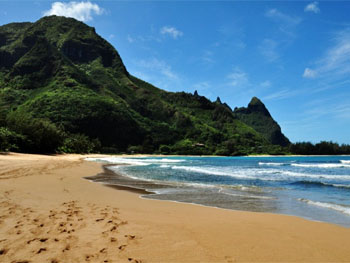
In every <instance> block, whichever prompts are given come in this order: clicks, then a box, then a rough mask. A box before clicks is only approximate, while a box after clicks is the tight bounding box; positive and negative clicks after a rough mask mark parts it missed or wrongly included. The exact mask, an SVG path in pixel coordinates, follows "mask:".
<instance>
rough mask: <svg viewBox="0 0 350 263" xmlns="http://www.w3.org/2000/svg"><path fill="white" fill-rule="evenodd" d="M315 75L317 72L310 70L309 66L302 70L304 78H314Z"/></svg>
mask: <svg viewBox="0 0 350 263" xmlns="http://www.w3.org/2000/svg"><path fill="white" fill-rule="evenodd" d="M316 75H317V72H316V71H315V70H312V69H310V68H306V69H305V70H304V74H303V77H304V78H315V77H316Z"/></svg>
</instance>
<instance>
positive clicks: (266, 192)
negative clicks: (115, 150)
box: [87, 156, 350, 227]
mask: <svg viewBox="0 0 350 263" xmlns="http://www.w3.org/2000/svg"><path fill="white" fill-rule="evenodd" d="M87 160H89V161H97V162H103V163H105V164H106V166H105V168H106V173H102V174H99V175H96V176H93V177H89V178H87V179H89V180H92V181H95V182H100V183H103V184H107V185H112V186H113V185H120V186H126V187H132V188H136V189H141V190H145V191H147V192H148V194H142V197H143V198H148V199H159V200H171V201H177V202H184V203H193V204H199V205H205V206H213V207H217V208H224V209H234V210H243V211H254V212H269V213H278V214H286V215H294V216H299V217H303V218H306V219H310V220H315V221H323V222H329V223H334V224H338V225H342V226H345V227H350V156H308V157H304V156H302V157H299V156H298V157H295V156H288V157H180V156H179V157H138V158H131V157H130V158H128V157H125V158H121V157H113V156H110V157H106V158H87ZM112 172H113V173H112Z"/></svg>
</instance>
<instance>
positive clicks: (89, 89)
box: [0, 16, 289, 155]
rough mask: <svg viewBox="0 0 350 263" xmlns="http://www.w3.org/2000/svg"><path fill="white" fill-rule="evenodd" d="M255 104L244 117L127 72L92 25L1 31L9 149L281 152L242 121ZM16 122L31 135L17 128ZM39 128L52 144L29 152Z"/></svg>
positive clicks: (68, 22) (0, 122)
mask: <svg viewBox="0 0 350 263" xmlns="http://www.w3.org/2000/svg"><path fill="white" fill-rule="evenodd" d="M259 101H260V100H259ZM253 104H254V103H253ZM256 107H258V108H259V107H261V105H260V106H259V105H255V104H254V105H250V104H249V105H248V111H250V112H251V113H252V112H253V115H252V114H246V113H244V114H242V112H244V110H243V108H242V109H241V111H240V110H238V111H236V110H235V111H232V110H231V108H230V107H229V106H228V105H227V104H225V103H221V100H220V99H219V98H218V99H217V100H216V101H215V102H212V101H210V100H208V99H207V98H205V97H204V96H200V95H198V93H197V92H195V93H194V94H190V93H185V92H176V93H173V92H167V91H164V90H161V89H159V88H156V87H154V86H153V85H151V84H149V83H147V82H144V81H142V80H140V79H138V78H136V77H134V76H132V75H130V74H129V72H128V71H127V69H126V68H125V66H124V63H123V61H122V59H121V57H120V55H119V53H118V52H117V51H116V50H115V48H114V47H113V46H112V45H111V44H109V43H108V42H107V41H106V40H104V39H103V38H102V37H100V36H99V35H98V34H96V31H95V29H94V28H92V27H89V26H87V25H85V24H84V23H82V22H79V21H77V20H75V19H73V18H65V17H57V16H49V17H44V18H42V19H40V20H38V21H36V22H35V23H11V24H7V25H4V26H1V27H0V127H2V134H3V135H2V137H3V138H5V139H6V140H7V141H8V143H7V144H8V145H10V146H8V147H9V148H10V149H11V147H12V149H17V150H20V151H36V152H46V151H47V152H52V151H64V152H77V151H78V152H79V151H82V149H84V151H103V152H143V153H154V152H158V153H165V154H168V153H173V154H220V155H245V154H253V153H281V152H283V151H284V150H283V149H282V148H281V144H280V143H278V141H277V143H276V142H273V141H271V138H270V137H269V136H268V135H266V134H264V133H265V130H268V129H269V128H266V129H260V131H259V129H258V127H257V126H256V127H254V125H252V124H251V123H250V122H249V120H250V119H252V118H255V115H256V114H257V112H258V111H257V110H256V109H257V108H256ZM264 108H265V110H266V111H267V113H268V110H267V109H266V107H265V106H264ZM265 113H266V112H265ZM268 114H269V113H268ZM243 115H244V116H250V117H249V118H243V117H242V116H243ZM264 117H265V119H266V120H268V122H267V125H272V124H273V125H275V124H277V123H276V122H275V121H274V120H273V119H272V117H271V116H268V115H266V114H265V115H264ZM247 119H248V120H247ZM18 120H22V122H23V123H25V124H26V125H27V126H30V127H31V126H33V127H34V128H33V127H32V130H31V129H28V127H23V125H24V124H21V123H19V121H18ZM23 120H25V121H23ZM249 123H250V124H249ZM39 124H40V125H39ZM261 125H262V126H263V123H262V124H261V123H260V126H261ZM24 126H25V125H24ZM37 126H38V127H39V128H40V127H41V128H40V129H43V132H42V135H40V136H42V137H43V136H44V135H43V134H45V131H46V130H50V131H51V132H52V134H53V135H52V136H56V137H57V145H54V146H52V147H51V148H50V147H49V148H50V149H49V148H47V147H37V146H35V147H34V146H33V145H38V144H39V145H41V144H43V142H44V141H45V140H46V141H47V140H49V139H48V138H46V139H45V138H42V139H43V141H42V142H41V141H40V140H38V138H37V137H40V136H39V135H35V134H33V133H34V131H33V130H35V129H39V128H38V127H37ZM277 126H278V124H277ZM35 127H37V128H35ZM278 127H279V126H278ZM40 129H39V130H40ZM45 129H46V130H45ZM279 131H280V127H279ZM46 132H47V131H46ZM281 134H282V133H281ZM281 134H279V135H281ZM282 135H283V134H282ZM283 136H284V135H283ZM44 137H45V136H44ZM0 138H1V132H0ZM40 138H41V137H40ZM5 139H4V140H5ZM287 140H288V139H287ZM34 141H35V143H34ZM288 142H289V141H288ZM79 144H82V145H79ZM11 145H12V146H11ZM199 145H201V146H199ZM283 146H285V145H283ZM33 147H34V148H33ZM84 147H85V148H84ZM33 149H34V150H33Z"/></svg>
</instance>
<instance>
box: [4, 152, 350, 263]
mask: <svg viewBox="0 0 350 263" xmlns="http://www.w3.org/2000/svg"><path fill="white" fill-rule="evenodd" d="M93 156H94V155H91V156H88V155H64V156H39V155H24V154H10V155H5V156H3V155H0V182H1V183H0V202H1V204H2V205H1V207H0V236H1V240H0V250H1V251H2V253H1V254H0V261H4V262H12V261H14V262H16V261H24V260H27V262H85V261H88V260H90V261H91V262H96V261H97V262H104V261H105V260H107V262H159V261H161V262H242V261H245V262H246V261H250V262H252V261H254V262H258V261H260V262H261V261H265V262H266V261H275V262H276V261H279V262H285V261H298V262H319V261H323V262H330V261H333V262H334V261H337V262H348V261H349V260H350V251H349V249H348V244H349V243H350V229H347V228H344V227H340V226H337V225H333V224H328V223H322V222H314V221H309V220H305V219H302V218H298V217H295V216H286V215H279V214H269V213H255V212H242V211H234V210H226V209H213V208H212V207H202V206H199V205H188V204H183V203H175V202H168V201H167V202H159V201H160V200H149V199H141V198H139V194H137V193H133V192H130V191H126V190H120V189H119V190H117V189H112V188H110V187H105V186H104V185H101V184H96V183H91V182H90V181H88V180H85V179H84V180H82V179H83V177H86V176H89V175H96V174H98V173H101V172H102V168H101V164H99V163H93V162H88V161H84V160H83V158H85V157H93ZM95 156H96V155H95ZM99 156H100V157H101V156H102V155H99ZM11 211H12V212H11ZM9 212H11V213H9ZM27 219H28V220H27ZM70 219H71V220H70ZM80 219H81V221H79V220H80ZM19 221H21V222H20V223H19ZM110 221H111V222H112V223H113V224H114V225H109V224H112V223H109V222H110ZM60 222H61V223H64V222H66V223H65V224H64V225H63V226H60ZM69 224H72V226H70V225H69ZM41 225H42V226H41ZM64 230H65V231H64ZM73 230H74V231H73ZM115 230H117V231H115ZM60 231H63V232H60ZM68 231H70V233H68ZM17 233H18V234H17ZM55 238H56V239H58V241H55ZM31 240H33V241H31ZM28 242H29V243H28Z"/></svg>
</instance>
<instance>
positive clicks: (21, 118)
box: [7, 111, 63, 153]
mask: <svg viewBox="0 0 350 263" xmlns="http://www.w3.org/2000/svg"><path fill="white" fill-rule="evenodd" d="M7 125H8V128H9V129H11V130H12V131H14V132H15V133H16V134H20V135H21V138H24V140H22V141H21V142H20V143H19V144H18V147H19V148H20V150H21V151H24V152H34V153H52V152H56V150H57V148H58V146H59V145H61V144H62V140H63V133H62V131H61V130H59V129H58V128H57V127H56V125H55V124H53V123H51V122H50V121H49V120H45V119H36V118H33V117H32V116H31V115H30V114H27V113H20V112H17V111H16V112H11V113H10V114H9V115H8V118H7Z"/></svg>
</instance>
